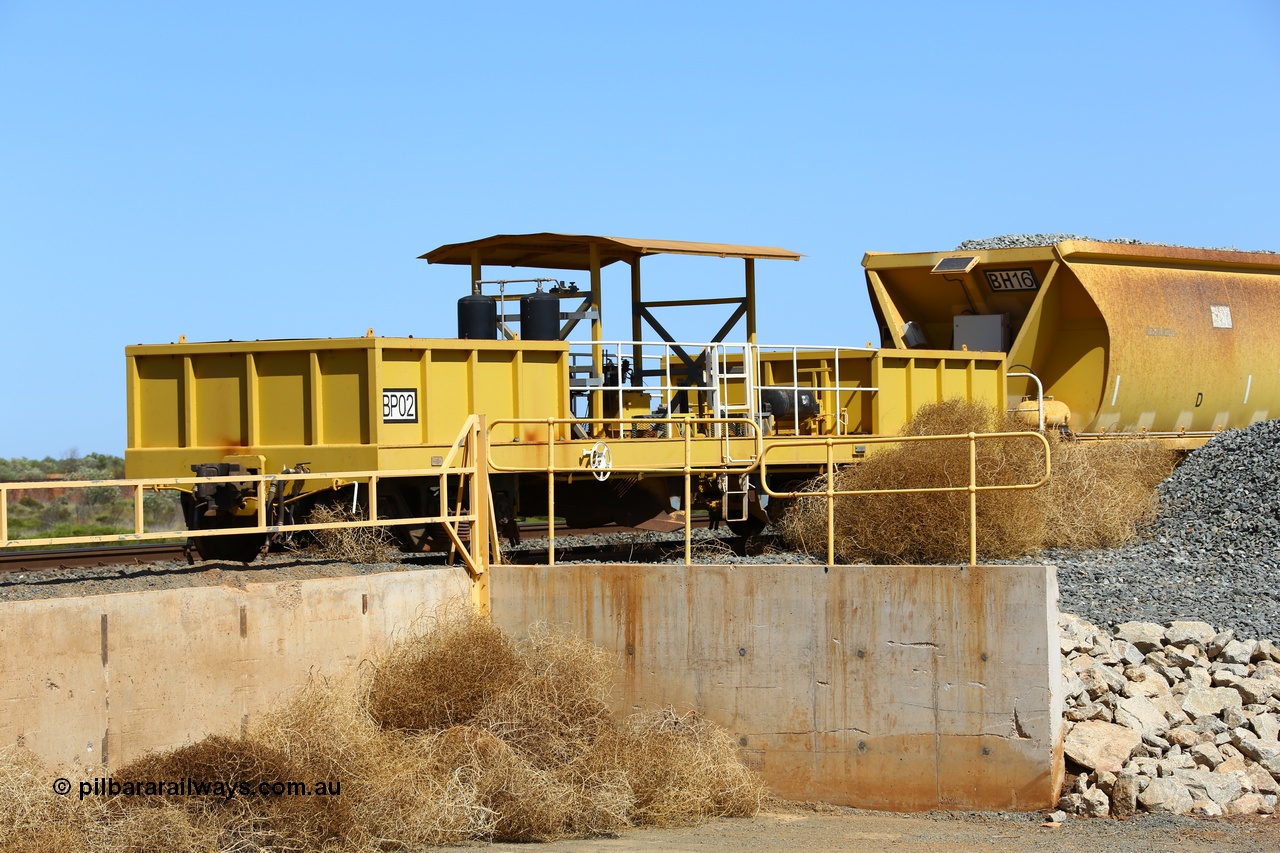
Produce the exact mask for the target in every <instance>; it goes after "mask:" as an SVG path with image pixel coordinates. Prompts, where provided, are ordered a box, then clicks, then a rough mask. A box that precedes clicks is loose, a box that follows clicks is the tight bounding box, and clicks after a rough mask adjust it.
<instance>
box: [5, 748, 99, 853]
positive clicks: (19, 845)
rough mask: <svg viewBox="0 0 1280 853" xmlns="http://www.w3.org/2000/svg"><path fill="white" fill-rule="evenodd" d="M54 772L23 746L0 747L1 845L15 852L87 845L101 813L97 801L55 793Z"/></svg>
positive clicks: (68, 848)
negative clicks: (91, 801) (92, 825)
mask: <svg viewBox="0 0 1280 853" xmlns="http://www.w3.org/2000/svg"><path fill="white" fill-rule="evenodd" d="M54 778H55V776H54V774H52V773H50V772H49V770H48V769H47V768H46V767H45V766H44V764H43V762H41V761H40V759H39V758H37V757H36V756H35V755H34V754H32V752H31V751H30V750H28V749H27V748H26V747H24V746H21V745H14V746H7V747H4V748H2V749H0V850H4V851H12V853H44V851H49V853H53V851H59V853H61V851H73V853H74V851H78V850H84V849H87V848H86V846H85V833H86V831H87V829H88V827H89V826H90V825H91V824H92V821H93V820H94V818H95V817H96V816H97V814H98V812H99V809H98V808H97V804H96V803H82V802H80V801H79V799H78V795H77V793H76V792H74V791H73V792H72V794H71V795H70V796H60V795H58V794H56V793H54V791H53V788H52V785H51V784H50V783H51V782H52V781H53V779H54Z"/></svg>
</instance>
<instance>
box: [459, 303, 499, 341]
mask: <svg viewBox="0 0 1280 853" xmlns="http://www.w3.org/2000/svg"><path fill="white" fill-rule="evenodd" d="M458 337H459V338H462V339H463V340H473V341H492V340H494V339H495V338H497V337H498V300H496V299H494V298H493V297H492V296H485V295H484V294H481V293H472V294H471V295H470V296H464V297H462V298H461V299H459V300H458Z"/></svg>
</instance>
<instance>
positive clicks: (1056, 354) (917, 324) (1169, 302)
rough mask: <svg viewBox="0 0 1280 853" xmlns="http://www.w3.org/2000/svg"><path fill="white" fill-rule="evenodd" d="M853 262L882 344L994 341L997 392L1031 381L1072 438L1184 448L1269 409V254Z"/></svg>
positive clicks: (1273, 288)
mask: <svg viewBox="0 0 1280 853" xmlns="http://www.w3.org/2000/svg"><path fill="white" fill-rule="evenodd" d="M863 266H865V267H866V275H867V287H868V290H869V292H870V295H871V300H872V303H873V305H874V307H875V311H876V317H877V319H878V321H879V323H880V327H881V331H880V334H881V341H882V344H883V345H884V346H886V347H893V348H895V349H912V348H915V347H920V348H924V349H938V348H941V349H958V348H960V347H961V346H966V345H967V346H968V347H969V349H998V350H1000V351H1002V352H1005V353H1007V354H1008V365H1009V367H1008V369H1009V374H1010V380H1009V391H1010V392H1011V393H1012V394H1014V395H1025V396H1026V398H1027V399H1028V401H1031V400H1033V399H1035V397H1036V396H1037V394H1038V391H1039V388H1038V387H1037V382H1038V384H1039V385H1040V386H1043V393H1044V395H1045V397H1046V399H1047V400H1048V402H1047V403H1046V405H1045V411H1046V414H1047V417H1048V422H1049V424H1048V425H1050V426H1058V425H1062V426H1065V427H1066V428H1068V429H1070V430H1071V432H1072V433H1073V434H1075V435H1077V436H1079V437H1081V438H1096V437H1102V436H1106V435H1115V434H1117V433H1130V434H1132V433H1143V434H1145V435H1147V436H1148V437H1153V438H1158V439H1161V440H1165V441H1168V442H1171V443H1176V444H1179V445H1180V446H1183V447H1194V446H1197V445H1199V444H1203V443H1204V442H1205V441H1206V440H1207V439H1208V438H1209V437H1210V436H1211V435H1212V434H1213V433H1215V432H1217V431H1219V430H1223V429H1230V428H1236V427H1245V426H1248V425H1249V424H1251V423H1255V422H1257V421H1261V420H1267V419H1270V418H1274V417H1277V416H1280V334H1277V322H1278V321H1280V256H1278V255H1274V254H1266V253H1247V252H1232V251H1220V250H1207V249H1187V248H1176V247H1172V246H1155V245H1143V244H1137V245H1134V244H1120V243H1098V242H1087V241H1080V240H1073V241H1064V242H1061V243H1058V244H1057V245H1051V246H1040V247H1034V248H1018V249H992V250H985V251H955V252H938V253H928V254H906V255H904V254H880V253H875V252H872V253H869V254H867V255H866V257H865V259H864V260H863ZM1018 374H1033V376H1026V375H1018ZM1025 408H1026V409H1033V408H1035V407H1034V404H1032V403H1030V402H1028V404H1027V405H1026V406H1025Z"/></svg>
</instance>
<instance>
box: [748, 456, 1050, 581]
mask: <svg viewBox="0 0 1280 853" xmlns="http://www.w3.org/2000/svg"><path fill="white" fill-rule="evenodd" d="M992 438H1015V439H1017V438H1023V439H1036V440H1038V441H1039V442H1040V444H1041V446H1042V448H1043V451H1044V455H1043V457H1042V458H1043V459H1044V476H1043V477H1041V478H1040V479H1039V480H1037V481H1036V482H1034V483H1017V484H1013V485H1004V486H979V485H978V479H977V478H978V441H980V440H983V439H992ZM959 440H966V441H968V442H969V483H968V485H965V486H930V487H926V488H918V489H837V488H835V474H836V459H835V448H836V445H839V444H853V443H857V444H859V445H863V444H892V443H905V442H913V441H926V442H927V441H959ZM823 444H825V445H826V448H827V465H826V468H827V470H826V478H825V479H826V488H825V490H824V491H821V492H802V491H790V492H775V491H774V490H772V489H770V488H769V480H768V474H769V464H768V456H769V452H770V451H771V450H773V449H774V448H780V447H787V446H810V447H811V446H812V445H813V441H812V440H810V441H807V442H797V441H792V442H785V441H783V442H777V443H770V444H769V445H768V446H767V447H765V449H764V452H763V453H762V454H761V455H760V481H761V485H762V486H763V488H764V491H765V494H767V495H769V496H770V497H775V498H805V497H820V496H821V497H825V498H826V501H827V563H828V564H831V565H834V564H835V559H836V543H835V499H836V498H838V497H844V496H847V495H906V494H924V493H941V492H968V493H969V565H971V566H976V565H977V564H978V492H1003V491H1019V490H1023V489H1038V488H1040V487H1041V486H1043V485H1045V484H1046V483H1048V482H1049V476H1050V474H1051V473H1052V471H1051V468H1052V463H1051V461H1050V458H1049V442H1048V440H1047V439H1045V437H1044V436H1043V435H1041V434H1040V433H1038V432H984V433H974V432H970V433H960V434H956V435H905V436H864V437H861V438H858V437H842V438H827V439H825V440H824V441H823Z"/></svg>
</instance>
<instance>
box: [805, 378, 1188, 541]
mask: <svg viewBox="0 0 1280 853" xmlns="http://www.w3.org/2000/svg"><path fill="white" fill-rule="evenodd" d="M1023 429H1025V428H1023V427H1020V426H1018V425H1015V424H1014V423H1012V422H1011V421H1009V420H1008V419H1007V418H1005V417H1004V416H1003V415H1001V414H999V413H997V412H996V411H995V410H993V409H991V408H988V407H983V406H980V405H976V404H973V403H967V402H964V401H961V400H949V401H946V402H943V403H938V404H935V405H932V406H925V407H923V408H921V409H920V411H919V412H918V413H917V414H916V416H915V417H914V418H912V419H911V421H909V422H908V423H907V425H906V426H905V427H904V429H903V434H904V435H913V436H914V435H958V434H967V433H969V432H975V433H989V432H1012V431H1020V430H1023ZM1046 438H1047V439H1048V441H1049V448H1050V459H1051V462H1052V471H1053V474H1052V478H1051V480H1050V483H1049V484H1048V485H1046V486H1044V487H1042V488H1040V489H1034V490H1017V491H991V492H979V493H978V497H977V530H978V543H977V544H978V553H979V554H980V555H981V556H983V557H987V558H996V559H1001V558H1012V557H1018V556H1022V555H1025V554H1031V553H1035V552H1037V551H1039V550H1041V549H1043V548H1045V547H1051V546H1059V547H1107V546H1114V545H1118V544H1121V543H1122V542H1124V541H1126V540H1127V539H1129V538H1130V537H1132V536H1133V535H1134V532H1135V531H1136V529H1137V528H1138V526H1139V525H1141V524H1142V523H1143V522H1145V521H1146V520H1148V519H1150V518H1151V517H1152V516H1153V514H1154V510H1155V491H1154V488H1155V485H1156V484H1157V483H1159V482H1160V481H1161V480H1162V479H1164V477H1166V476H1167V475H1168V474H1169V472H1170V471H1171V470H1172V469H1173V465H1174V461H1175V458H1176V457H1175V453H1174V452H1173V451H1171V450H1168V449H1166V448H1163V447H1160V446H1159V445H1156V444H1154V443H1153V442H1124V443H1117V442H1099V443H1097V444H1096V445H1090V446H1087V447H1086V446H1083V445H1081V444H1079V443H1075V442H1071V441H1067V440H1065V439H1063V438H1062V437H1061V436H1059V435H1057V434H1056V433H1051V434H1049V435H1047V436H1046ZM976 456H977V460H976V462H977V482H978V484H979V485H1000V484H1006V485H1008V484H1015V483H1031V482H1035V481H1036V480H1037V479H1039V477H1040V473H1041V472H1042V471H1043V464H1044V463H1043V450H1042V449H1039V448H1038V447H1037V446H1036V445H1032V444H1031V443H1030V442H1028V441H1027V440H1026V439H988V440H985V441H979V442H978V443H977V453H976ZM968 482H969V446H968V442H967V440H954V441H939V442H907V443H902V444H897V445H892V446H891V449H888V450H884V451H881V452H877V453H873V454H870V455H869V456H868V457H867V458H866V459H864V460H862V461H860V462H858V463H856V464H854V465H850V466H848V467H846V468H844V469H842V470H840V471H839V472H837V474H836V489H838V490H841V491H846V490H848V491H852V490H871V489H903V488H936V487H941V486H964V485H967V484H968ZM825 487H826V482H825V478H818V479H816V480H814V481H811V482H810V483H809V484H808V485H807V486H806V487H805V490H808V491H823V490H825ZM968 508H969V495H968V493H967V491H960V492H942V493H939V492H934V493H918V494H890V495H856V496H844V497H840V498H837V499H836V501H835V530H836V536H835V545H836V557H837V559H838V560H841V561H845V562H888V563H954V562H965V561H967V559H968V555H969V515H968ZM780 527H781V533H782V535H783V538H784V539H785V540H786V541H787V542H788V543H789V544H790V545H791V546H792V547H796V548H799V549H801V550H804V551H807V552H809V553H813V554H816V555H822V556H825V554H826V541H827V539H826V537H827V508H826V501H825V498H817V497H813V498H800V499H798V500H797V501H796V502H795V504H794V505H793V506H792V507H791V509H790V510H789V511H788V513H787V515H786V516H785V518H784V520H783V522H782V524H781V525H780Z"/></svg>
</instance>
